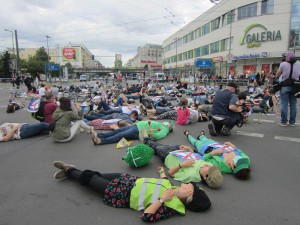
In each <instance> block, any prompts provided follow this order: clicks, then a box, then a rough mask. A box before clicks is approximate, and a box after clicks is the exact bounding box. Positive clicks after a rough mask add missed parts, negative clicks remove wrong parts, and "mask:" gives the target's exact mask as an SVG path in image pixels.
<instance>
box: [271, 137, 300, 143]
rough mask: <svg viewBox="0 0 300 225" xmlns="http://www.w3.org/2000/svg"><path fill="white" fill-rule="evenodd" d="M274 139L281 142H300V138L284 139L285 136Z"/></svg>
mask: <svg viewBox="0 0 300 225" xmlns="http://www.w3.org/2000/svg"><path fill="white" fill-rule="evenodd" d="M274 139H275V140H281V141H292V142H300V138H291V137H283V136H275V137H274Z"/></svg>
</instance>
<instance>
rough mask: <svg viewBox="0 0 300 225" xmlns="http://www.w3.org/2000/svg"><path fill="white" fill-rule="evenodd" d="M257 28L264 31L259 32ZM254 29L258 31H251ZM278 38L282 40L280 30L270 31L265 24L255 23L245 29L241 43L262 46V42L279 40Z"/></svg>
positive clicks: (249, 45) (249, 46)
mask: <svg viewBox="0 0 300 225" xmlns="http://www.w3.org/2000/svg"><path fill="white" fill-rule="evenodd" d="M255 28H259V29H261V30H262V31H261V32H257V30H258V29H255ZM254 29H255V30H256V32H251V31H253V30H254ZM278 40H281V33H280V30H274V31H270V30H268V29H267V28H266V27H265V26H263V25H261V24H258V23H255V24H252V25H250V26H248V27H247V28H246V29H245V30H244V35H243V37H241V39H240V44H241V45H244V44H247V47H248V48H254V47H260V46H261V43H262V42H267V41H278Z"/></svg>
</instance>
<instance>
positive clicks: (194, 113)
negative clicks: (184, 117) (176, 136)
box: [188, 108, 199, 123]
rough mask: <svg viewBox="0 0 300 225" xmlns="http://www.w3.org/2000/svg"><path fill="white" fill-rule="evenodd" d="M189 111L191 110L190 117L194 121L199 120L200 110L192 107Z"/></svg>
mask: <svg viewBox="0 0 300 225" xmlns="http://www.w3.org/2000/svg"><path fill="white" fill-rule="evenodd" d="M189 111H190V115H189V116H188V119H189V120H191V121H192V123H194V122H198V117H199V113H198V111H197V110H194V109H190V108H189Z"/></svg>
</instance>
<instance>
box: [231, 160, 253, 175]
mask: <svg viewBox="0 0 300 225" xmlns="http://www.w3.org/2000/svg"><path fill="white" fill-rule="evenodd" d="M249 168H250V160H249V159H248V158H241V159H239V160H238V161H237V162H236V167H235V169H234V170H233V173H237V172H239V171H240V170H242V169H249Z"/></svg>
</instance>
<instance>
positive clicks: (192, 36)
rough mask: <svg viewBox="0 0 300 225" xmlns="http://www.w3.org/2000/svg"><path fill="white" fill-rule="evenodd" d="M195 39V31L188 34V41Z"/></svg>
mask: <svg viewBox="0 0 300 225" xmlns="http://www.w3.org/2000/svg"><path fill="white" fill-rule="evenodd" d="M192 40H194V32H191V33H189V34H188V35H187V42H190V41H192Z"/></svg>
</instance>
